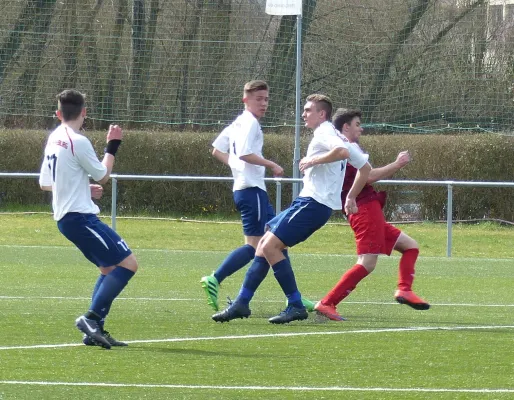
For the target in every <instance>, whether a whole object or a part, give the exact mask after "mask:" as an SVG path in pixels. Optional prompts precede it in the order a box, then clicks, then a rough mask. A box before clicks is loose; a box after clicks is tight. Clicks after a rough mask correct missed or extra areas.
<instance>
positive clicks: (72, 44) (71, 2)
mask: <svg viewBox="0 0 514 400" xmlns="http://www.w3.org/2000/svg"><path fill="white" fill-rule="evenodd" d="M64 13H65V19H64V21H65V27H64V29H65V31H66V36H65V39H64V52H63V54H62V56H63V58H64V73H63V76H62V82H61V89H72V88H74V87H75V86H76V84H77V76H78V72H77V64H78V61H77V58H78V48H79V44H80V42H81V40H80V36H79V34H78V33H79V32H78V26H77V0H67V1H66V3H65V10H64Z"/></svg>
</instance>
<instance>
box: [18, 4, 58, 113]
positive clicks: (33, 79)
mask: <svg viewBox="0 0 514 400" xmlns="http://www.w3.org/2000/svg"><path fill="white" fill-rule="evenodd" d="M55 3H56V0H36V1H34V2H32V5H33V7H35V10H34V15H33V16H32V17H33V18H34V21H33V30H32V32H31V33H30V34H28V33H27V34H26V38H27V43H28V45H27V60H26V63H25V65H24V70H23V72H22V73H21V75H20V76H19V78H18V80H17V85H16V88H17V92H18V95H16V96H15V98H14V102H13V107H14V111H15V113H23V114H29V113H31V114H32V113H34V99H35V96H34V92H35V88H36V87H37V78H38V76H39V71H40V70H41V60H42V58H43V52H44V50H45V45H46V42H47V39H48V30H49V28H50V22H51V21H52V16H53V14H54V12H53V10H54V7H55Z"/></svg>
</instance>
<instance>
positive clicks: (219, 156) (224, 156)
mask: <svg viewBox="0 0 514 400" xmlns="http://www.w3.org/2000/svg"><path fill="white" fill-rule="evenodd" d="M212 155H213V157H214V158H215V159H216V160H218V161H220V162H222V163H223V164H226V165H229V164H228V157H229V154H228V153H225V152H223V151H221V150H218V149H216V148H213V149H212Z"/></svg>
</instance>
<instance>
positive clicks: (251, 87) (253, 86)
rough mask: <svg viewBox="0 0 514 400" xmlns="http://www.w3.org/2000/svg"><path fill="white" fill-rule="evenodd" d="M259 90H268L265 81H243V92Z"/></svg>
mask: <svg viewBox="0 0 514 400" xmlns="http://www.w3.org/2000/svg"><path fill="white" fill-rule="evenodd" d="M259 90H268V91H269V86H268V84H267V83H266V82H265V81H250V82H246V83H245V87H244V94H245V95H247V94H249V93H253V92H257V91H259Z"/></svg>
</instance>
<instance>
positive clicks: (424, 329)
mask: <svg viewBox="0 0 514 400" xmlns="http://www.w3.org/2000/svg"><path fill="white" fill-rule="evenodd" d="M485 329H488V330H491V329H514V325H486V326H422V327H410V328H381V329H355V330H348V331H328V332H287V333H263V334H254V335H231V336H205V337H189V338H188V337H185V338H184V337H181V338H168V339H141V340H124V342H125V343H129V344H130V343H132V344H134V343H172V342H173V343H175V342H202V341H213V340H238V339H263V338H289V337H298V336H328V335H347V334H374V333H399V332H428V331H465V330H485ZM78 346H84V345H83V344H82V343H63V344H35V345H26V346H1V347H0V350H27V349H55V348H59V347H78Z"/></svg>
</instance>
